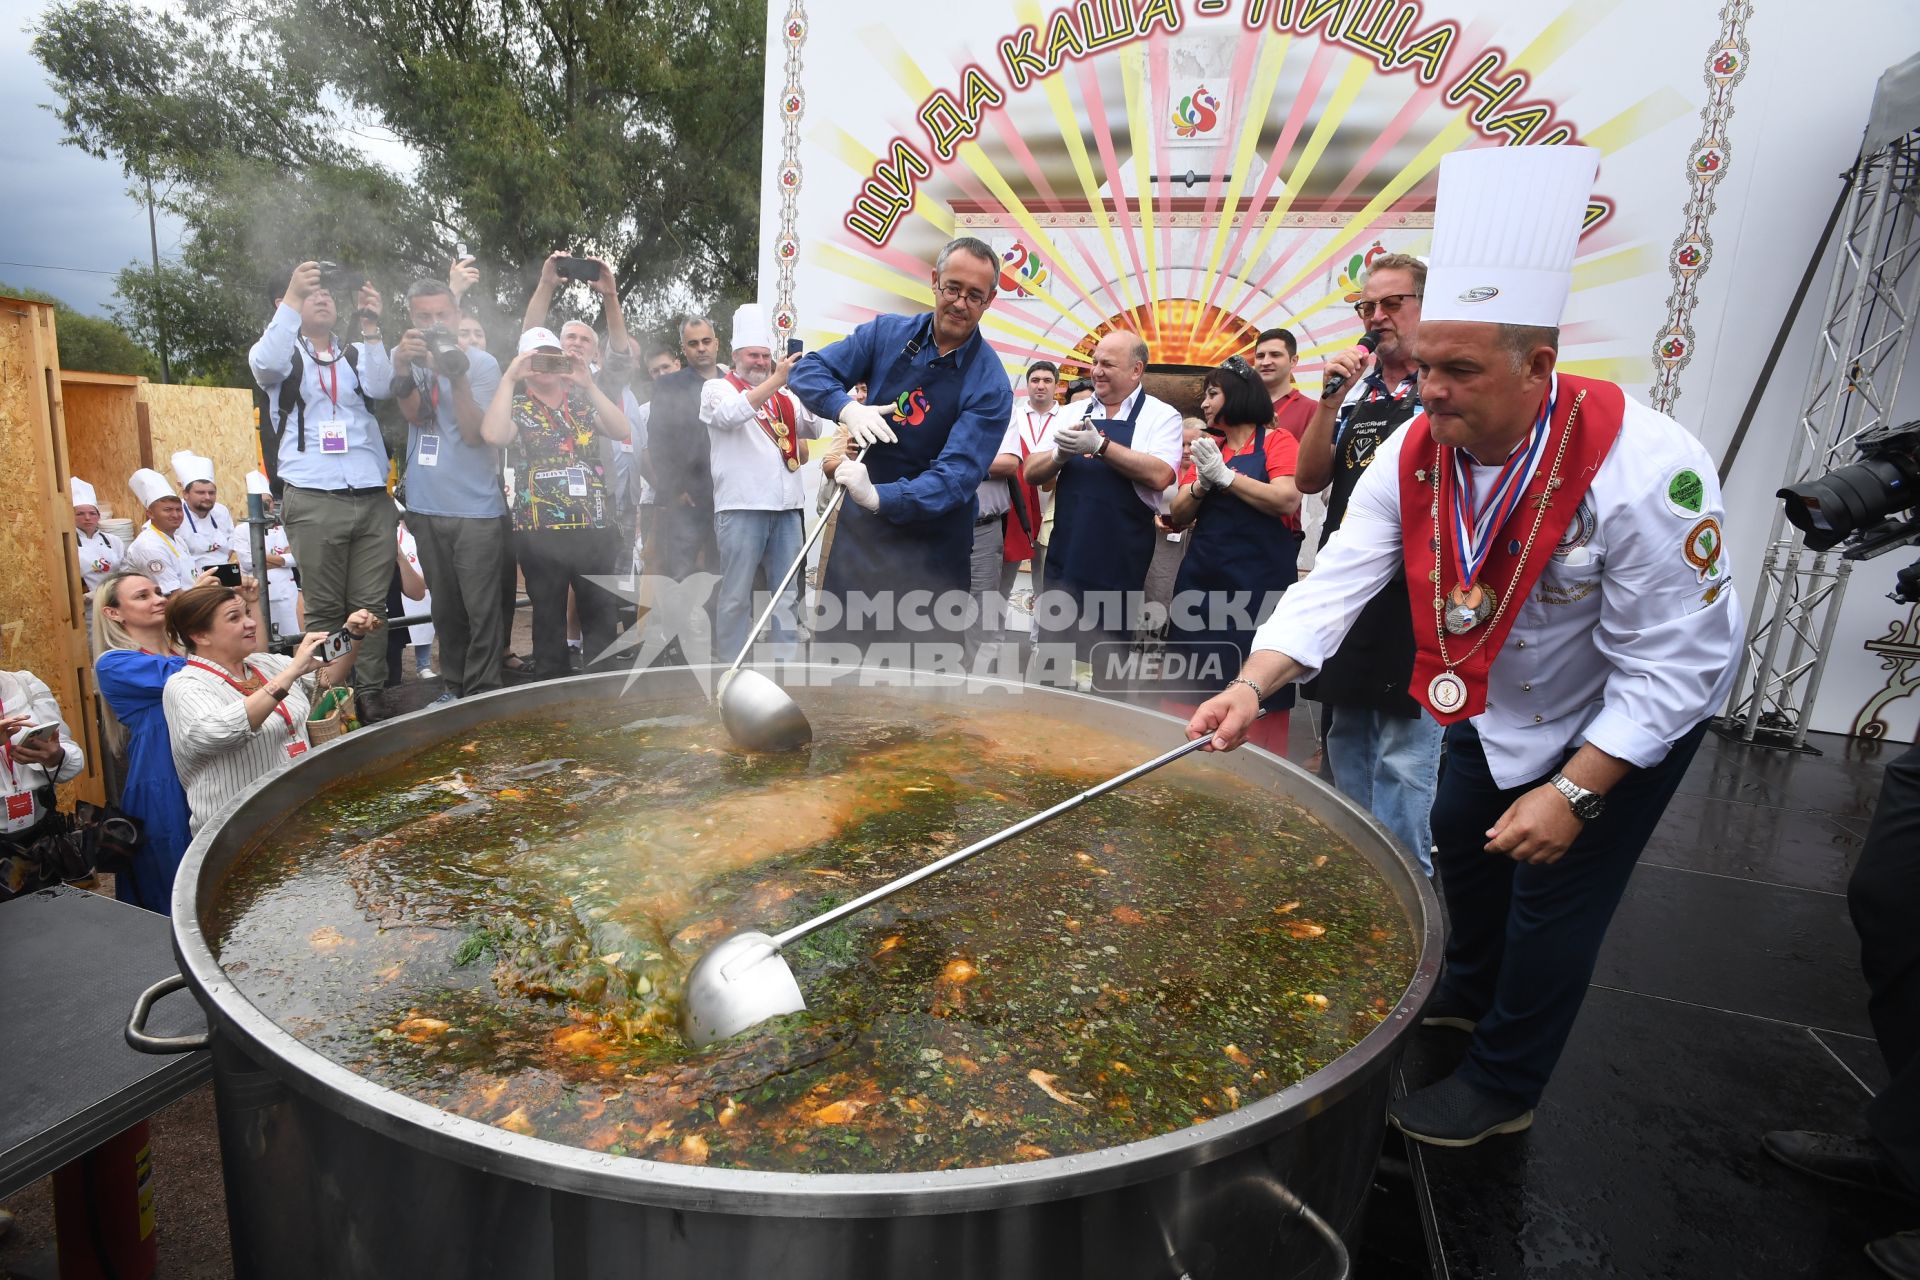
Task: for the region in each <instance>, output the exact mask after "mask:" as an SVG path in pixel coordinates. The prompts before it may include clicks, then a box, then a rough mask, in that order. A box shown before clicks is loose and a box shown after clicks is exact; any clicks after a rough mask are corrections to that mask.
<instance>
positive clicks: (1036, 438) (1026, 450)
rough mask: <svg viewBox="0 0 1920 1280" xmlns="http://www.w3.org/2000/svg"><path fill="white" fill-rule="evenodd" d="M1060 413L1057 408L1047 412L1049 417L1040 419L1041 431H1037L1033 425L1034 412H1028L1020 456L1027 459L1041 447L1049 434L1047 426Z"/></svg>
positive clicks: (1021, 434) (1021, 435)
mask: <svg viewBox="0 0 1920 1280" xmlns="http://www.w3.org/2000/svg"><path fill="white" fill-rule="evenodd" d="M1059 412H1060V410H1059V409H1057V408H1056V409H1049V410H1047V416H1046V417H1044V418H1042V419H1040V426H1039V429H1037V430H1036V429H1035V428H1034V425H1033V410H1031V409H1029V410H1027V429H1026V430H1025V431H1023V432H1021V433H1020V450H1021V455H1020V456H1022V457H1025V456H1026V455H1027V454H1030V453H1032V452H1033V451H1034V450H1036V449H1038V448H1039V447H1040V440H1041V437H1043V436H1045V435H1046V433H1047V425H1048V424H1049V423H1051V422H1052V421H1053V415H1055V414H1056V413H1059Z"/></svg>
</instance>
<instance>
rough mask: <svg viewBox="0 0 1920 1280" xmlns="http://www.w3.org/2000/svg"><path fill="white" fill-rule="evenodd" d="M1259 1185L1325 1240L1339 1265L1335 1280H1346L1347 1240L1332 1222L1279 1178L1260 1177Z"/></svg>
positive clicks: (1349, 1263)
mask: <svg viewBox="0 0 1920 1280" xmlns="http://www.w3.org/2000/svg"><path fill="white" fill-rule="evenodd" d="M1260 1185H1261V1186H1262V1187H1263V1188H1265V1190H1266V1191H1267V1192H1268V1194H1270V1195H1272V1196H1273V1198H1274V1199H1276V1200H1278V1201H1279V1202H1280V1203H1281V1204H1283V1205H1285V1206H1286V1207H1287V1208H1288V1209H1290V1210H1292V1212H1293V1214H1294V1216H1296V1217H1298V1218H1299V1219H1300V1220H1301V1221H1303V1222H1305V1223H1306V1224H1307V1225H1308V1226H1310V1227H1312V1228H1313V1229H1314V1231H1315V1232H1316V1233H1318V1235H1319V1236H1320V1238H1321V1239H1322V1240H1324V1241H1326V1242H1327V1251H1328V1252H1329V1253H1331V1254H1332V1255H1333V1258H1334V1261H1335V1262H1336V1263H1338V1264H1339V1266H1340V1270H1339V1271H1338V1272H1336V1273H1335V1275H1336V1277H1337V1280H1347V1278H1348V1277H1349V1276H1351V1275H1352V1274H1353V1259H1352V1258H1350V1257H1349V1256H1348V1255H1347V1242H1346V1241H1345V1240H1342V1239H1341V1238H1340V1233H1339V1232H1338V1231H1335V1230H1334V1229H1333V1224H1332V1223H1330V1222H1328V1221H1327V1220H1326V1219H1325V1218H1323V1217H1321V1216H1320V1215H1319V1214H1317V1213H1315V1212H1314V1211H1313V1207H1312V1206H1311V1205H1309V1204H1308V1203H1307V1202H1306V1201H1305V1200H1302V1199H1301V1198H1300V1197H1299V1196H1297V1195H1295V1194H1294V1193H1293V1188H1292V1187H1289V1186H1288V1185H1287V1184H1286V1183H1284V1182H1282V1181H1280V1179H1278V1178H1273V1177H1268V1178H1262V1179H1260Z"/></svg>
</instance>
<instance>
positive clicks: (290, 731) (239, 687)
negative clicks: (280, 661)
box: [187, 658, 300, 738]
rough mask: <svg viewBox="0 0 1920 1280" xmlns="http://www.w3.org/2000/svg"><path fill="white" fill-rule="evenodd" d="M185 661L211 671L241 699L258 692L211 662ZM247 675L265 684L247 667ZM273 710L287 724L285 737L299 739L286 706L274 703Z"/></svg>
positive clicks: (262, 679)
mask: <svg viewBox="0 0 1920 1280" xmlns="http://www.w3.org/2000/svg"><path fill="white" fill-rule="evenodd" d="M187 661H188V662H189V663H191V664H192V665H194V666H196V667H199V668H200V669H201V670H202V671H211V672H212V673H213V674H214V675H216V676H219V677H220V678H221V679H222V680H225V681H226V682H227V684H228V685H230V686H231V687H232V688H233V691H234V692H235V693H237V694H239V695H240V696H241V697H243V698H245V697H249V696H251V695H252V694H255V693H258V692H259V690H258V689H249V688H247V687H246V686H245V685H243V684H241V683H240V682H239V681H238V680H235V679H234V678H233V677H232V676H230V675H228V674H227V673H226V672H224V671H222V670H221V669H220V668H219V667H216V666H214V665H213V664H212V663H211V662H202V661H201V660H200V659H198V658H188V659H187ZM240 665H242V666H246V664H245V663H241V664H240ZM247 673H248V674H249V675H251V676H254V677H255V678H257V679H258V680H259V681H260V682H261V683H262V684H265V683H266V677H265V676H263V675H261V674H260V673H259V672H258V671H255V670H254V669H253V668H252V667H247ZM273 709H274V710H275V711H278V712H279V713H280V718H281V719H282V720H285V721H286V722H287V737H289V738H297V737H299V736H300V734H299V731H298V730H296V729H295V728H294V727H293V713H292V712H290V711H288V710H287V704H286V703H285V702H284V701H281V702H276V703H274V704H273Z"/></svg>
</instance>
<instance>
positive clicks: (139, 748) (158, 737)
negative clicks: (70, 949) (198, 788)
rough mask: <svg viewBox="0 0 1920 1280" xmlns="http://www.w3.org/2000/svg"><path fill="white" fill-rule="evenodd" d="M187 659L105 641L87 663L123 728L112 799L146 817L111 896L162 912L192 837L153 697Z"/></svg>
mask: <svg viewBox="0 0 1920 1280" xmlns="http://www.w3.org/2000/svg"><path fill="white" fill-rule="evenodd" d="M186 665H187V660H186V659H185V658H180V657H175V656H174V655H172V654H152V653H143V652H141V651H139V650H137V649H113V650H109V651H108V652H106V653H103V654H101V655H100V660H99V661H98V662H96V663H95V664H94V670H95V672H96V674H97V675H98V676H99V680H100V695H101V696H102V697H104V698H105V699H106V700H107V706H108V707H110V708H112V710H113V714H114V715H115V716H117V717H118V718H119V720H120V723H121V724H123V725H125V726H126V730H127V781H126V785H125V787H123V788H122V790H121V792H120V807H121V808H122V809H124V810H126V811H127V813H129V814H131V815H132V816H133V817H136V818H138V819H140V821H141V822H143V823H145V824H146V832H145V835H144V837H143V838H142V840H141V843H140V848H139V849H138V850H137V851H136V852H135V853H134V855H133V874H132V875H123V876H115V877H114V896H115V897H117V898H119V899H120V900H121V901H122V902H131V903H133V904H134V905H135V906H137V907H145V908H146V909H147V910H149V911H158V912H159V913H160V914H162V915H167V914H170V908H171V907H172V905H173V874H174V872H175V871H177V870H179V867H180V859H181V858H183V857H185V856H186V852H187V846H188V845H189V844H191V843H192V842H193V835H192V832H191V831H190V830H189V829H188V825H187V824H188V821H189V818H190V816H191V815H190V813H189V811H188V809H187V791H186V788H185V787H182V786H181V785H180V775H179V773H178V772H176V771H175V769H174V767H173V738H172V735H170V734H169V733H168V732H167V716H166V712H165V711H164V710H163V709H162V707H161V704H160V694H161V691H162V690H163V689H164V688H165V687H166V683H167V677H168V676H170V675H172V674H173V673H174V672H176V671H178V670H180V668H182V667H184V666H186Z"/></svg>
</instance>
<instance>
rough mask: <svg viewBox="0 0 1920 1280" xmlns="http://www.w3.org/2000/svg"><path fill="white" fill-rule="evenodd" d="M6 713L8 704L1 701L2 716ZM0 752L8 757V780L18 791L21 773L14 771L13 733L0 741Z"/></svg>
mask: <svg viewBox="0 0 1920 1280" xmlns="http://www.w3.org/2000/svg"><path fill="white" fill-rule="evenodd" d="M6 714H7V704H6V703H5V702H4V701H0V716H4V715H6ZM0 752H3V753H4V756H5V759H6V764H7V781H8V782H9V783H11V784H12V785H11V787H10V788H9V790H15V791H17V790H19V788H20V775H19V774H18V773H16V772H14V768H13V735H12V734H8V735H7V737H6V739H5V740H4V741H0Z"/></svg>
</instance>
